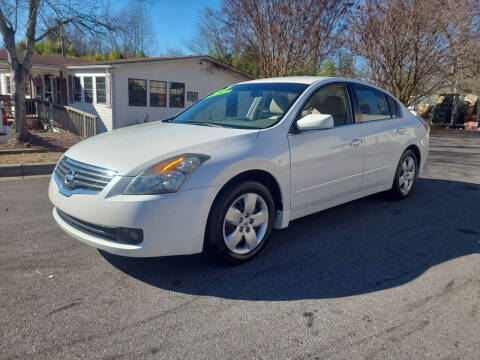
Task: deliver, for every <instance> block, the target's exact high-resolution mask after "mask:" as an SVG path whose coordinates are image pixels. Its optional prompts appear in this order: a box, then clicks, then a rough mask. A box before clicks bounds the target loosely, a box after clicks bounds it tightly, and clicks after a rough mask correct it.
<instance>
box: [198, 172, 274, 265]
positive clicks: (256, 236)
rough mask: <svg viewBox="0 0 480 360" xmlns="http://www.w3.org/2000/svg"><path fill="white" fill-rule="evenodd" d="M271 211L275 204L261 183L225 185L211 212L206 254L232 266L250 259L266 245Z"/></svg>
mask: <svg viewBox="0 0 480 360" xmlns="http://www.w3.org/2000/svg"><path fill="white" fill-rule="evenodd" d="M274 214H275V203H274V201H273V198H272V195H271V193H270V191H269V190H268V188H266V187H265V186H264V185H263V184H261V183H258V182H254V181H249V182H245V183H241V184H233V185H231V186H228V187H227V188H225V189H224V190H222V192H221V194H220V195H219V196H218V198H217V199H216V200H215V202H214V204H213V206H212V209H211V211H210V215H209V218H208V223H207V229H206V233H205V243H206V252H207V254H209V255H211V256H214V257H215V258H217V259H221V260H223V261H225V262H227V263H229V264H234V265H235V264H240V263H243V262H245V261H248V260H250V259H251V258H253V257H254V256H255V255H257V254H258V253H259V252H260V251H261V250H262V249H263V248H264V247H265V244H266V242H267V240H268V237H269V236H270V233H271V231H272V226H273V221H274Z"/></svg>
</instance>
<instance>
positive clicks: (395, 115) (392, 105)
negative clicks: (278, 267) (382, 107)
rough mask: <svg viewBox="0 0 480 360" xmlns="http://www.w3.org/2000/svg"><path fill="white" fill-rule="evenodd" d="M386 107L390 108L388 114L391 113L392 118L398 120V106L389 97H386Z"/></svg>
mask: <svg viewBox="0 0 480 360" xmlns="http://www.w3.org/2000/svg"><path fill="white" fill-rule="evenodd" d="M387 101H388V106H389V107H390V112H391V113H392V118H398V117H399V116H400V115H399V114H398V104H397V102H396V101H395V100H393V98H392V97H391V96H388V95H387Z"/></svg>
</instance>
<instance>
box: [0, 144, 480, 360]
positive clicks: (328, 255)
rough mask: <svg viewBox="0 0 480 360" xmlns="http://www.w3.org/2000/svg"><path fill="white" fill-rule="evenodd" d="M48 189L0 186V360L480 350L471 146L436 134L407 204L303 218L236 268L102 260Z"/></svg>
mask: <svg viewBox="0 0 480 360" xmlns="http://www.w3.org/2000/svg"><path fill="white" fill-rule="evenodd" d="M47 184H48V179H46V178H39V179H27V180H9V181H0V334H1V342H0V358H1V359H15V358H18V359H72V358H86V359H96V358H103V359H129V358H136V359H145V358H154V359H186V358H190V359H454V358H455V359H478V356H479V354H480V342H479V341H478V340H479V334H480V301H479V298H480V255H479V250H480V137H478V136H462V135H461V134H453V135H448V134H447V135H441V136H436V137H433V138H432V149H431V156H430V158H429V159H428V163H427V167H426V169H425V172H424V174H423V176H422V178H421V179H419V181H418V183H417V187H416V189H415V191H414V193H413V194H412V196H411V197H409V198H408V199H406V200H404V201H396V202H392V201H389V200H387V199H385V197H384V196H383V195H374V196H371V197H368V198H366V199H362V200H359V201H355V202H352V203H349V204H346V205H343V206H339V207H336V208H333V209H330V210H327V211H324V212H321V213H318V214H315V215H311V216H308V217H306V218H303V219H299V220H297V221H294V222H292V224H291V226H290V227H289V228H288V229H285V230H282V231H276V232H274V233H273V236H272V239H271V241H270V243H269V244H268V246H267V248H266V249H265V251H264V252H262V254H261V255H260V256H259V257H258V258H256V259H254V260H253V261H251V262H249V263H247V264H245V265H242V266H237V267H228V266H223V265H220V264H217V263H212V262H210V261H209V260H208V259H206V258H204V257H203V256H201V255H195V256H183V257H172V258H155V259H129V258H122V257H118V256H113V255H109V254H107V253H104V252H99V251H97V250H96V249H94V248H91V247H89V246H86V245H84V244H82V243H80V242H78V241H76V240H74V239H71V238H70V237H68V236H66V235H64V233H63V232H62V231H60V230H59V228H58V227H57V226H56V225H55V224H54V221H53V219H52V216H51V205H50V204H49V202H48V199H47ZM92 211H95V209H92ZM159 236H161V234H159Z"/></svg>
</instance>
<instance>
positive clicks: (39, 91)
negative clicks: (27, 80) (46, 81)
mask: <svg viewBox="0 0 480 360" xmlns="http://www.w3.org/2000/svg"><path fill="white" fill-rule="evenodd" d="M33 86H34V88H35V97H36V98H37V99H43V82H42V78H41V77H40V76H36V77H35V78H34V79H33Z"/></svg>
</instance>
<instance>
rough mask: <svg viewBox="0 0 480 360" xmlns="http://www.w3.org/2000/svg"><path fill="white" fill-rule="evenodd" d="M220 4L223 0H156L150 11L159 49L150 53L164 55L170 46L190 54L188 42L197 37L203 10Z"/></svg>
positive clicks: (122, 1) (123, 3)
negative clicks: (198, 24)
mask: <svg viewBox="0 0 480 360" xmlns="http://www.w3.org/2000/svg"><path fill="white" fill-rule="evenodd" d="M127 3H128V0H121V1H119V2H118V3H116V6H118V8H122V7H124V6H125V5H126V4H127ZM117 4H118V5H117ZM220 4H221V0H158V1H156V3H155V4H154V5H152V6H151V11H150V13H151V17H152V23H153V26H154V30H155V33H156V34H158V38H157V44H156V45H157V46H156V47H157V50H156V53H154V54H148V55H150V56H158V55H163V53H165V52H166V51H167V50H168V49H169V48H174V49H180V50H182V51H183V52H184V53H186V54H188V53H189V50H188V47H187V45H186V42H187V41H188V40H191V39H193V38H194V37H195V34H196V30H197V23H198V21H199V20H200V14H201V11H202V10H203V9H204V8H205V7H206V6H211V7H218V6H219V5H220ZM116 6H115V7H116Z"/></svg>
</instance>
